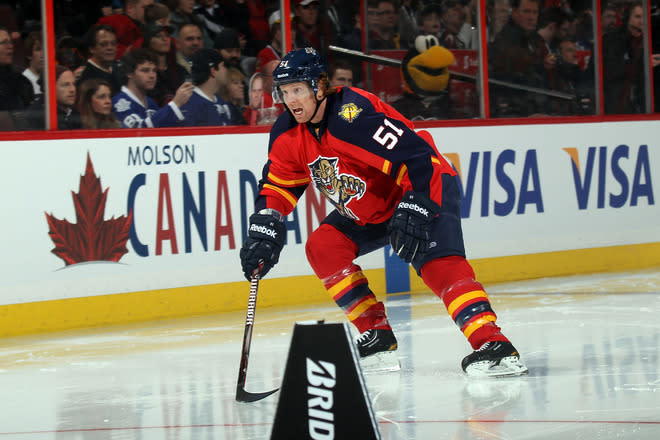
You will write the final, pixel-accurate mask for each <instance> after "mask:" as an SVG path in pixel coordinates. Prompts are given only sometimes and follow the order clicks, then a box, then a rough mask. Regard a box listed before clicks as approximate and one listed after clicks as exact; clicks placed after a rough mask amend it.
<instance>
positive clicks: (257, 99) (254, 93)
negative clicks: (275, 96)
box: [243, 72, 272, 125]
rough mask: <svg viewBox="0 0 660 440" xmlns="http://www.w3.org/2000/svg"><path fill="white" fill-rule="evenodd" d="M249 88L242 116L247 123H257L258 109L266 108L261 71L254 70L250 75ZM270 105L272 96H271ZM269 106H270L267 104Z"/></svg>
mask: <svg viewBox="0 0 660 440" xmlns="http://www.w3.org/2000/svg"><path fill="white" fill-rule="evenodd" d="M249 85H250V88H249V90H248V98H249V101H248V105H247V108H246V109H245V113H243V118H244V119H245V121H246V122H247V124H248V125H258V123H259V121H258V116H259V113H258V110H260V109H263V108H266V105H265V104H264V100H265V97H266V95H265V94H264V78H263V74H262V73H261V72H256V73H254V74H253V75H252V76H251V77H250V83H249ZM271 105H272V98H271ZM268 107H270V106H268Z"/></svg>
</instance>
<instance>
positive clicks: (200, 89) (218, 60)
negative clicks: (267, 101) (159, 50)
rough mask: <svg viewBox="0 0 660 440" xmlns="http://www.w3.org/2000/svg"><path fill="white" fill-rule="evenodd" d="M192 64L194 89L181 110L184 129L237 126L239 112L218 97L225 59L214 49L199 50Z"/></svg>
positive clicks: (193, 57)
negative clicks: (189, 127) (187, 127)
mask: <svg viewBox="0 0 660 440" xmlns="http://www.w3.org/2000/svg"><path fill="white" fill-rule="evenodd" d="M191 61H192V67H191V72H192V82H193V84H194V85H195V89H194V92H193V94H192V96H191V97H190V99H189V100H188V102H187V103H186V104H185V105H184V106H183V107H182V108H181V111H182V112H183V116H184V122H183V125H187V126H210V125H237V124H238V123H239V122H238V121H239V117H240V115H239V114H238V112H237V111H234V112H232V106H230V105H229V104H228V103H227V102H225V101H224V100H222V99H221V98H219V97H218V96H217V93H218V91H219V90H220V86H221V85H222V83H223V82H224V81H225V76H226V72H227V69H225V67H224V61H223V58H222V55H220V54H219V53H218V51H216V50H213V49H200V50H198V51H197V52H195V53H194V54H193V55H192V58H191Z"/></svg>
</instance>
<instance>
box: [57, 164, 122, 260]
mask: <svg viewBox="0 0 660 440" xmlns="http://www.w3.org/2000/svg"><path fill="white" fill-rule="evenodd" d="M71 194H72V196H73V205H74V207H75V209H76V220H77V223H76V224H71V223H69V222H68V221H67V220H66V219H64V220H59V219H57V218H55V217H54V216H53V215H52V214H48V213H45V214H46V220H47V221H48V227H49V230H48V235H50V238H51V240H53V243H54V244H55V248H54V249H53V250H52V251H51V252H52V253H54V254H55V255H57V256H58V257H60V258H61V259H62V260H64V262H65V263H66V265H67V266H68V265H70V264H75V263H81V262H83V261H119V259H120V258H121V257H122V256H123V255H124V254H125V253H127V252H128V249H126V242H127V241H128V237H129V231H130V227H131V220H132V216H133V213H132V212H129V213H128V216H127V217H126V216H123V215H122V216H121V217H119V218H117V219H115V218H114V216H113V217H112V218H111V219H110V220H103V215H104V212H105V202H106V198H107V196H108V188H106V190H105V191H101V179H99V178H98V177H97V176H96V175H95V174H94V166H93V165H92V160H91V159H90V157H89V153H87V167H86V168H85V175H84V176H80V186H79V187H78V193H77V194H76V193H75V192H73V191H71Z"/></svg>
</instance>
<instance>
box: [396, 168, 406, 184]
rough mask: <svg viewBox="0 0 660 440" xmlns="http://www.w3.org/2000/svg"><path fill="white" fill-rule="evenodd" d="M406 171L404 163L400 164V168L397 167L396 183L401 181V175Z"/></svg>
mask: <svg viewBox="0 0 660 440" xmlns="http://www.w3.org/2000/svg"><path fill="white" fill-rule="evenodd" d="M407 173H408V167H407V166H405V165H403V164H402V165H401V168H400V169H399V175H398V176H396V184H397V185H401V182H402V181H403V177H404V176H405V175H406V174H407Z"/></svg>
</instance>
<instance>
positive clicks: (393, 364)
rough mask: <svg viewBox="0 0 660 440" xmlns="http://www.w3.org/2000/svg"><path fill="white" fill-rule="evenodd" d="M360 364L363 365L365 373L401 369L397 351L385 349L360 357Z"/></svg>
mask: <svg viewBox="0 0 660 440" xmlns="http://www.w3.org/2000/svg"><path fill="white" fill-rule="evenodd" d="M360 366H361V367H362V372H363V373H365V374H369V373H386V372H390V371H399V370H400V369H401V364H400V363H399V357H398V356H397V354H396V351H383V352H380V353H375V354H372V355H371V356H367V357H364V358H360Z"/></svg>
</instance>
